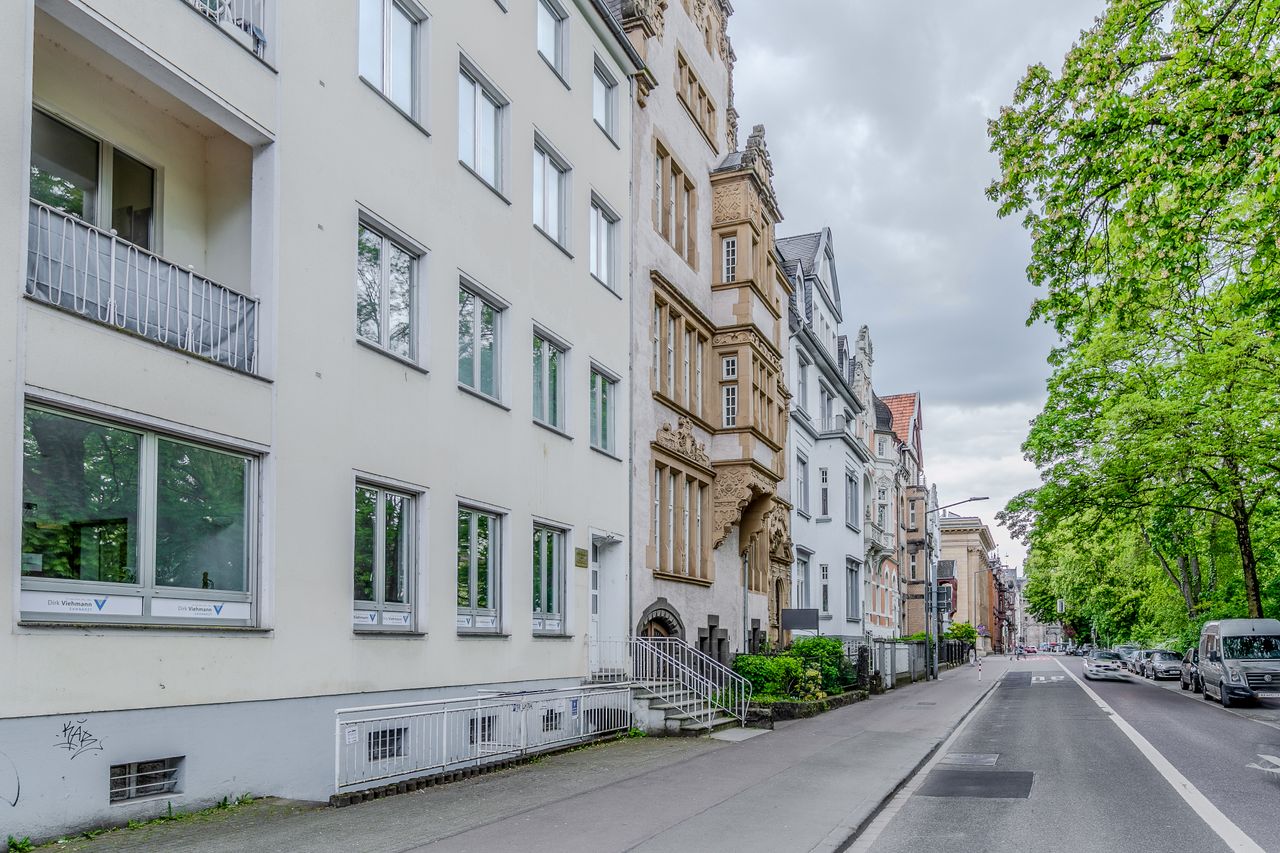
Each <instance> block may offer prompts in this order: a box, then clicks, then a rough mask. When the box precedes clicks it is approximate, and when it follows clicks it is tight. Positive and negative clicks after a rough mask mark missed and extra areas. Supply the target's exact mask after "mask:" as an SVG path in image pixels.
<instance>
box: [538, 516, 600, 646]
mask: <svg viewBox="0 0 1280 853" xmlns="http://www.w3.org/2000/svg"><path fill="white" fill-rule="evenodd" d="M593 600H594V599H593ZM533 632H534V633H535V634H563V633H565V624H564V531H563V530H557V529H556V528H554V527H547V526H545V525H541V524H535V525H534V526H533Z"/></svg>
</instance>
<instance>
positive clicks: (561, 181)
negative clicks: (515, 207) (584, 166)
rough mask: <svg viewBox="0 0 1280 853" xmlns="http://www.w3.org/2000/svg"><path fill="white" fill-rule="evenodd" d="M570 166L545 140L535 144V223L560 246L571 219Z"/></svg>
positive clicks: (565, 240) (563, 241)
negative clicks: (553, 152) (569, 208)
mask: <svg viewBox="0 0 1280 853" xmlns="http://www.w3.org/2000/svg"><path fill="white" fill-rule="evenodd" d="M568 207H569V165H568V164H567V163H565V162H564V161H563V160H562V159H560V158H559V157H558V156H557V155H555V154H552V153H551V151H550V148H549V147H548V146H546V144H545V143H541V142H535V143H534V147H533V224H534V225H536V226H538V228H539V229H540V230H541V231H542V233H543V234H546V235H547V236H548V237H550V238H551V239H552V240H555V241H556V242H557V243H559V244H560V245H561V246H563V245H565V243H566V242H567V232H568V222H569V211H568Z"/></svg>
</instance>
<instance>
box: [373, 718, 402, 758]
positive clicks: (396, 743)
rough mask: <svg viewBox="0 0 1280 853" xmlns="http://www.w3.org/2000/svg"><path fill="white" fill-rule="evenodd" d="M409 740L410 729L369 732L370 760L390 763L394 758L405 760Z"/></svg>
mask: <svg viewBox="0 0 1280 853" xmlns="http://www.w3.org/2000/svg"><path fill="white" fill-rule="evenodd" d="M408 739H409V729H408V728H406V727H404V726H398V727H396V728H393V729H378V730H375V731H371V732H369V737H368V741H367V745H368V754H369V760H370V761H390V760H391V759H393V758H404V757H405V741H407V740H408Z"/></svg>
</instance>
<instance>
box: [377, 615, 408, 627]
mask: <svg viewBox="0 0 1280 853" xmlns="http://www.w3.org/2000/svg"><path fill="white" fill-rule="evenodd" d="M410 619H411V617H410V615H409V614H408V613H397V612H395V611H384V612H383V614H382V624H383V625H386V626H388V627H391V628H407V627H409V622H410Z"/></svg>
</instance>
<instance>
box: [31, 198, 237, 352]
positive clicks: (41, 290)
mask: <svg viewBox="0 0 1280 853" xmlns="http://www.w3.org/2000/svg"><path fill="white" fill-rule="evenodd" d="M30 205H31V209H30V219H29V222H28V253H27V275H26V284H25V290H26V294H27V296H29V297H30V298H32V299H34V300H36V301H39V302H43V303H45V304H47V305H52V306H54V307H56V308H60V309H62V310H64V311H69V312H71V313H74V314H78V315H80V316H81V317H84V318H86V319H88V320H92V321H93V322H96V323H101V324H103V325H107V326H113V327H115V328H117V329H120V330H123V331H126V332H131V333H133V334H135V335H138V336H140V337H143V338H146V339H148V340H150V341H154V342H156V343H158V344H162V345H164V346H167V347H170V348H172V349H176V350H182V351H184V352H187V353H190V354H191V355H195V356H198V357H200V358H205V359H208V360H210V361H213V362H216V363H218V364H221V365H224V366H226V367H230V368H232V369H233V370H238V371H241V372H243V373H256V371H257V353H258V336H257V312H258V300H256V299H255V298H253V297H251V296H246V295H244V294H242V293H237V292H236V291H234V290H232V289H230V288H228V287H224V286H223V285H221V284H218V283H217V282H215V281H213V280H211V279H209V278H206V277H204V276H202V275H198V274H197V273H195V272H194V271H192V269H191V268H190V267H187V268H183V267H180V266H179V265H178V264H176V263H173V262H171V261H167V260H165V259H164V258H162V257H160V256H159V255H156V254H154V253H152V252H149V251H147V250H146V249H143V248H141V247H139V246H137V245H135V244H134V243H130V242H128V241H127V240H124V239H121V238H120V237H119V236H117V235H116V233H115V231H114V229H113V230H112V231H110V232H108V231H103V230H102V229H99V228H95V227H93V226H92V225H89V224H87V223H86V222H84V221H82V220H81V219H79V218H78V217H76V216H74V215H72V214H69V213H64V212H62V211H60V210H56V209H54V208H52V207H49V206H48V205H45V204H41V203H40V202H37V201H32V202H31V203H30Z"/></svg>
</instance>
